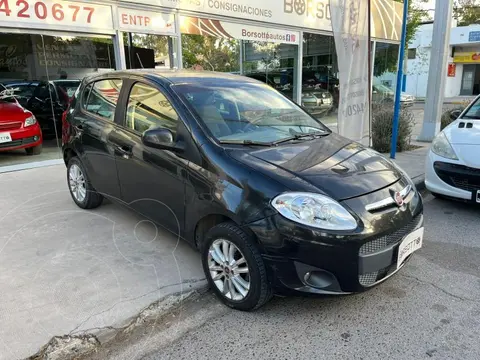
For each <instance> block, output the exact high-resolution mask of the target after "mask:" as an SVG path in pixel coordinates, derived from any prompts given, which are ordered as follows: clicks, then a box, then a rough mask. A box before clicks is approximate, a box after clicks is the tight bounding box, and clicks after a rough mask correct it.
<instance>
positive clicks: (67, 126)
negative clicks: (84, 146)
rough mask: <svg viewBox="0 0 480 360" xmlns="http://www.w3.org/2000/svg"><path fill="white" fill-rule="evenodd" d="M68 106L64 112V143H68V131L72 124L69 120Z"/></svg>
mask: <svg viewBox="0 0 480 360" xmlns="http://www.w3.org/2000/svg"><path fill="white" fill-rule="evenodd" d="M67 113H68V108H67V110H65V111H64V112H63V114H62V144H66V143H67V141H68V133H69V130H70V124H69V123H68V121H67Z"/></svg>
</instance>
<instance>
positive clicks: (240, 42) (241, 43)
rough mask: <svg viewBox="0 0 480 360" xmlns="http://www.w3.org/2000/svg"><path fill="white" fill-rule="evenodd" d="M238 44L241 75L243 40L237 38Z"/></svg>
mask: <svg viewBox="0 0 480 360" xmlns="http://www.w3.org/2000/svg"><path fill="white" fill-rule="evenodd" d="M238 44H239V45H240V49H239V50H240V52H239V55H238V56H239V57H240V75H243V40H238Z"/></svg>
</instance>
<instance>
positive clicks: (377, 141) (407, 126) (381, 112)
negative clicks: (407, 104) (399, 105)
mask: <svg viewBox="0 0 480 360" xmlns="http://www.w3.org/2000/svg"><path fill="white" fill-rule="evenodd" d="M392 125H393V106H392V105H374V106H373V107H372V144H373V148H374V149H375V150H377V151H378V152H380V153H388V152H389V151H390V144H391V139H392V129H393V126H392ZM414 126H415V117H414V116H413V114H412V113H411V112H410V111H409V110H407V109H401V110H400V118H399V123H398V139H397V151H399V152H400V151H406V150H409V148H410V139H411V136H412V131H413V127H414Z"/></svg>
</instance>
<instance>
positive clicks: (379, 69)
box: [372, 42, 400, 107]
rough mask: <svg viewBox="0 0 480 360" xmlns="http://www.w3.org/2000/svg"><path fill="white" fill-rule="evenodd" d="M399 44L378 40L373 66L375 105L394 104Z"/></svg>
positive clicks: (373, 96) (373, 101) (373, 97)
mask: <svg viewBox="0 0 480 360" xmlns="http://www.w3.org/2000/svg"><path fill="white" fill-rule="evenodd" d="M399 48H400V47H399V45H398V44H389V43H382V42H377V43H376V45H375V59H374V67H373V83H372V103H373V105H385V106H391V107H393V105H394V99H395V90H394V86H395V83H394V81H395V79H396V72H397V66H398V53H399Z"/></svg>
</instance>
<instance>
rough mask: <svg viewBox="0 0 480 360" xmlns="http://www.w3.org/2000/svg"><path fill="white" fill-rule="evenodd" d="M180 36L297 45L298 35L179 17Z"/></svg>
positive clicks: (256, 27)
mask: <svg viewBox="0 0 480 360" xmlns="http://www.w3.org/2000/svg"><path fill="white" fill-rule="evenodd" d="M180 31H181V32H182V34H194V35H208V36H215V37H223V38H226V39H238V40H253V41H262V42H273V43H281V44H292V45H298V44H299V42H300V33H299V32H298V31H289V30H281V29H272V28H267V27H264V26H253V25H242V24H235V23H228V22H225V21H220V20H209V19H202V18H197V17H189V16H180Z"/></svg>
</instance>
